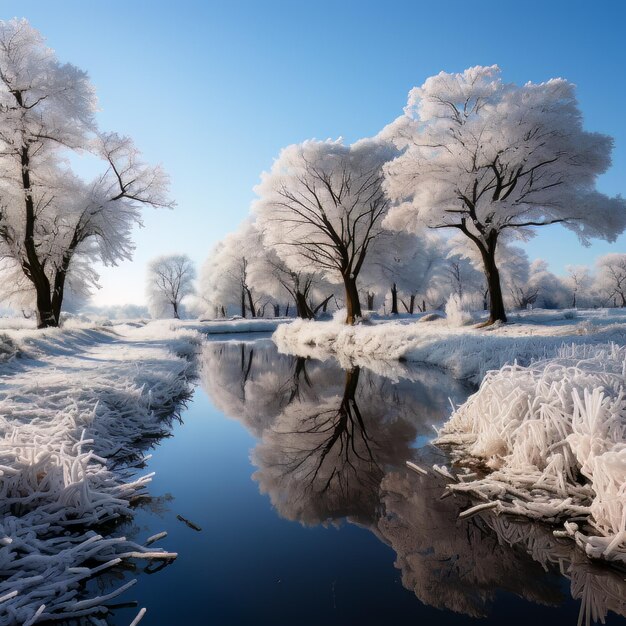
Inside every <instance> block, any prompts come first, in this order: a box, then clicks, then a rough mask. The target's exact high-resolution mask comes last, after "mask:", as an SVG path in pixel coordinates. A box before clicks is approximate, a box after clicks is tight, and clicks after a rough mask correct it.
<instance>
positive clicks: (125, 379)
mask: <svg viewBox="0 0 626 626" xmlns="http://www.w3.org/2000/svg"><path fill="white" fill-rule="evenodd" d="M415 319H417V320H418V321H415ZM420 320H421V321H420ZM511 321H513V322H514V323H512V324H507V325H504V326H494V327H491V328H482V329H480V328H475V327H470V326H465V327H461V328H458V327H452V326H450V325H448V323H447V321H446V320H445V319H431V316H423V315H421V316H417V317H416V318H409V317H406V316H405V317H403V318H401V319H398V320H396V321H389V320H385V319H381V318H378V319H377V318H375V317H373V318H371V319H370V320H369V321H368V322H366V323H363V324H359V325H357V326H355V327H346V326H344V325H343V324H341V323H338V322H336V321H329V322H308V321H302V320H296V321H292V322H291V323H285V322H286V320H282V319H278V320H273V319H270V320H263V319H257V320H249V319H248V320H242V319H233V320H226V321H224V320H222V321H173V320H161V321H154V322H149V323H147V322H145V321H141V320H137V321H132V320H129V321H126V322H123V323H116V324H115V325H112V324H110V323H109V324H105V325H102V324H101V325H96V324H89V323H84V322H80V321H78V320H70V321H68V323H67V324H66V326H65V327H64V328H63V329H50V330H45V331H37V330H35V329H33V328H32V327H29V326H30V324H29V323H24V322H20V323H19V324H15V323H14V324H11V322H7V321H4V320H2V321H0V328H1V330H0V477H1V479H2V480H1V483H0V513H1V515H2V519H1V521H0V577H1V582H0V626H2V625H8V624H13V623H24V624H29V623H31V624H32V623H34V621H33V620H38V621H43V620H46V619H52V618H59V616H64V617H72V616H77V617H79V616H80V617H82V616H86V615H88V616H90V617H91V618H92V622H93V623H96V624H97V623H99V622H98V617H97V615H98V612H102V611H103V608H102V605H103V603H104V602H105V601H106V600H108V598H88V597H85V596H84V594H83V592H82V588H83V587H82V584H83V582H84V581H85V580H86V579H88V578H90V577H91V576H93V575H95V574H97V573H98V572H100V571H102V570H103V569H106V568H108V567H112V566H114V565H116V564H117V563H119V560H120V559H122V560H124V559H138V558H150V559H162V560H163V559H164V560H168V559H172V558H175V554H173V553H169V552H165V551H162V550H160V549H154V548H146V547H145V545H139V544H137V543H134V542H130V541H127V540H126V539H124V538H123V537H114V536H112V535H111V534H110V532H108V533H107V535H106V536H102V535H100V534H98V530H99V529H100V528H101V525H102V524H103V523H104V522H108V523H111V522H113V523H114V522H115V521H116V520H118V519H120V518H122V517H124V516H125V515H128V514H129V513H130V512H131V507H132V505H133V502H134V501H135V500H136V499H137V498H138V497H141V495H142V492H143V491H144V489H145V486H146V484H147V482H148V481H149V480H150V477H149V476H147V477H141V476H140V473H139V471H138V469H137V468H136V467H135V466H137V465H141V462H142V459H143V455H144V454H145V451H146V450H147V448H148V447H149V441H150V439H154V438H158V437H160V436H162V435H163V434H165V433H167V431H168V427H169V422H168V419H169V418H171V417H172V416H173V415H175V414H176V411H177V409H178V406H179V404H180V402H181V401H182V400H184V398H185V397H186V395H187V394H188V393H189V391H190V381H189V379H190V377H191V376H192V375H193V359H192V358H191V357H192V355H193V354H194V353H195V351H196V349H197V346H198V344H199V343H200V342H201V341H202V336H203V335H213V334H218V335H220V336H221V335H222V334H225V333H233V335H236V334H240V333H254V332H268V331H272V330H273V331H274V335H273V339H274V341H275V342H276V343H277V344H278V346H279V349H280V350H282V351H284V352H290V353H297V354H300V355H304V356H307V355H310V356H315V357H317V358H325V357H328V356H335V357H336V358H338V360H339V361H340V362H342V363H345V364H348V365H349V364H356V365H364V366H365V367H368V368H370V369H372V370H374V371H377V372H379V373H382V374H384V375H386V376H391V377H392V378H394V377H395V378H397V377H400V378H401V377H404V376H405V372H404V366H403V364H402V360H406V361H421V362H425V363H428V364H431V365H437V366H440V367H444V368H447V369H448V370H450V371H451V372H452V373H453V374H454V375H455V376H456V377H458V378H462V379H466V380H470V381H473V382H475V383H479V382H481V381H482V384H481V386H480V389H479V391H478V392H477V393H476V394H474V395H473V396H472V397H470V399H469V400H468V401H467V402H466V403H465V404H464V405H462V406H461V407H458V408H457V409H456V410H455V411H454V412H453V415H452V417H451V419H450V421H449V422H448V423H447V424H446V425H445V426H444V428H443V429H442V430H441V431H440V433H439V444H440V445H445V446H448V447H449V448H450V449H451V450H452V456H453V459H454V461H455V464H454V467H453V468H451V469H450V470H448V469H442V468H438V469H437V471H439V472H440V473H442V474H443V475H444V476H447V478H448V480H449V485H448V489H449V490H450V491H451V492H464V493H466V494H468V495H470V496H471V497H472V498H474V499H475V500H476V502H477V503H478V507H479V508H478V509H475V510H474V511H472V510H470V511H469V513H468V514H472V513H473V512H481V513H483V512H485V510H486V509H487V508H489V509H493V510H492V511H491V513H498V512H513V513H516V514H519V515H523V516H526V517H531V518H533V519H539V520H547V521H551V522H556V523H558V524H559V525H560V530H559V531H557V532H561V533H562V534H563V535H567V536H569V537H572V538H573V539H574V540H575V541H576V542H577V543H578V544H579V545H580V546H581V547H582V548H583V549H585V550H586V552H587V554H589V555H590V556H592V557H597V558H601V559H609V560H617V561H621V562H624V561H626V492H625V491H624V490H625V489H626V486H625V485H626V393H625V388H626V384H625V379H626V347H625V346H626V311H622V310H608V311H607V310H597V311H579V312H562V311H561V312H548V311H538V312H532V313H531V312H528V313H523V314H519V315H517V316H512V319H511ZM16 326H17V327H16ZM489 371H490V373H487V372H489ZM483 379H484V380H483ZM130 584H132V582H131V583H130ZM127 588H128V585H124V586H122V587H120V588H119V589H118V590H117V592H120V593H121V592H122V591H124V590H125V589H127Z"/></svg>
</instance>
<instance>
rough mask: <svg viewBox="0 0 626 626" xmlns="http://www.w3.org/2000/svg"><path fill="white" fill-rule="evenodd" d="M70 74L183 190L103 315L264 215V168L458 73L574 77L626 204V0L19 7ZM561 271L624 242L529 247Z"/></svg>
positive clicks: (607, 179) (390, 112) (550, 241)
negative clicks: (478, 68)
mask: <svg viewBox="0 0 626 626" xmlns="http://www.w3.org/2000/svg"><path fill="white" fill-rule="evenodd" d="M0 7H1V8H2V13H1V15H0V17H1V18H2V19H8V18H11V17H15V16H17V17H26V18H27V19H28V20H29V21H30V22H31V23H32V25H33V26H35V27H36V28H38V29H39V30H40V31H41V32H42V33H43V34H44V36H45V37H46V38H47V41H48V45H49V46H50V47H52V48H54V49H55V50H56V51H57V54H58V56H59V57H60V59H61V60H63V61H69V62H71V63H74V64H75V65H78V66H79V67H81V68H83V69H85V70H87V71H88V72H89V74H90V76H91V79H92V81H93V83H94V84H95V86H96V89H97V92H98V97H99V101H100V107H101V109H102V110H101V112H100V113H99V121H100V125H101V127H102V128H104V129H106V130H115V131H117V132H121V133H125V134H128V135H130V136H132V137H133V138H134V140H135V141H136V143H137V145H138V146H139V148H140V149H141V150H142V151H143V153H144V156H145V158H146V160H148V161H150V162H160V163H162V164H163V165H164V166H165V168H166V169H167V170H168V172H169V173H170V175H171V178H172V194H173V196H174V198H175V199H176V201H177V202H178V207H177V208H176V209H175V210H174V211H152V210H151V211H146V213H145V227H144V228H143V229H142V230H140V231H138V232H137V234H136V237H135V239H136V242H137V250H136V254H135V261H134V262H133V263H123V264H121V265H120V266H118V267H117V268H110V269H104V270H103V272H102V280H101V283H102V289H101V290H100V291H99V292H98V294H97V295H96V297H95V302H96V303H99V304H107V303H112V304H121V303H125V302H134V303H141V302H142V301H143V295H144V285H145V267H146V263H147V261H148V260H149V259H150V258H152V257H153V256H156V255H158V254H165V253H169V252H186V253H187V254H189V255H190V256H191V257H192V258H193V259H194V260H195V261H196V262H197V263H198V264H200V263H201V262H202V261H203V260H204V258H205V257H206V255H207V253H208V251H209V250H210V248H211V246H212V245H213V243H215V242H216V241H217V240H218V239H220V238H221V237H222V236H223V235H224V234H225V233H227V232H228V231H230V230H233V229H234V228H236V226H237V224H238V223H239V222H240V221H241V219H243V218H244V216H245V215H246V214H247V212H248V207H249V204H250V201H251V200H252V198H253V196H254V194H253V192H252V187H253V186H254V185H255V184H256V182H257V180H258V177H259V174H260V172H261V171H262V170H264V169H267V168H269V167H270V166H271V163H272V159H273V158H274V157H275V156H276V155H277V154H278V152H279V150H280V148H281V147H282V146H285V145H287V144H290V143H293V142H298V141H302V140H304V139H306V138H310V137H316V138H327V137H338V136H342V137H344V138H345V139H346V140H347V141H348V142H351V141H354V140H356V139H358V138H360V137H364V136H369V135H373V134H375V133H376V132H378V130H380V128H382V126H384V125H385V124H387V123H388V122H390V121H391V120H393V119H394V118H395V117H397V116H398V115H399V114H400V113H401V112H402V107H403V106H404V104H405V103H406V96H407V93H408V91H409V89H410V88H411V87H413V86H414V85H419V84H421V83H422V82H423V81H424V79H425V78H427V77H428V76H431V75H432V74H435V73H437V72H439V71H441V70H445V71H461V70H463V69H465V68H466V67H469V66H472V65H478V64H479V65H491V64H494V63H497V64H498V65H500V66H501V68H502V70H503V76H504V79H505V80H507V81H512V82H518V83H523V82H526V81H528V80H531V81H533V82H537V81H542V80H546V79H548V78H551V77H555V76H562V77H565V78H567V79H569V80H571V81H573V82H574V83H576V84H577V85H578V97H579V100H580V105H581V108H582V111H583V114H584V118H585V125H586V127H587V128H588V129H589V130H594V131H599V132H603V133H608V134H610V135H612V136H613V137H614V138H615V151H614V154H613V166H612V168H611V170H610V171H609V172H608V173H607V174H605V175H604V176H603V177H602V178H601V180H600V182H599V187H600V189H601V190H602V191H604V192H606V193H610V194H617V193H621V194H622V195H626V183H625V182H624V175H625V173H626V121H625V118H624V115H623V113H622V112H623V107H624V102H626V81H625V78H626V75H625V69H626V43H625V40H624V34H623V28H624V24H625V23H626V2H621V1H620V0H613V1H604V2H602V1H597V2H594V3H592V2H591V1H589V2H579V1H576V0H569V1H567V2H566V1H559V0H555V1H550V2H547V1H545V0H544V1H543V2H538V1H533V0H531V1H528V0H527V1H525V2H523V3H520V2H512V1H511V2H506V1H504V0H500V1H499V2H492V1H490V0H489V1H486V0H477V1H476V2H467V1H458V0H447V1H446V2H434V1H431V2H421V1H418V0H414V1H412V2H393V1H386V2H382V1H380V2H367V1H364V0H354V1H343V2H341V1H339V0H336V1H334V2H333V1H330V0H316V1H315V2H295V1H294V2H287V1H283V2H281V1H271V0H263V1H258V2H253V1H250V2H237V1H228V2H227V1H222V2H212V1H204V2H192V1H190V0H178V1H177V2H172V1H170V2H160V1H157V0H152V1H148V0H143V1H142V0H135V1H133V2H130V1H128V0H126V1H120V0H107V1H104V0H91V1H89V2H85V1H84V0H81V1H75V0H63V2H61V1H57V2H51V1H50V0H38V1H30V0H20V1H19V2H17V1H5V0H2V2H1V3H0ZM527 249H528V252H529V255H530V256H531V258H537V257H542V258H545V259H546V260H547V261H548V262H549V263H550V266H551V268H552V269H553V270H554V271H556V272H560V271H562V270H563V268H564V266H565V265H566V264H568V263H592V262H593V260H594V258H595V257H596V256H597V255H599V254H603V253H605V252H606V251H608V250H615V251H617V250H619V251H626V236H624V235H622V236H621V237H620V239H619V240H618V242H617V243H616V244H613V245H612V246H609V245H608V244H606V243H597V244H594V245H593V246H592V247H590V248H583V247H581V246H580V244H579V243H578V241H577V239H576V238H575V237H574V236H573V235H572V234H570V233H569V232H568V231H565V230H564V229H562V228H559V227H550V228H549V229H544V230H543V232H542V233H541V234H540V235H539V236H538V237H536V238H535V239H534V240H533V241H532V242H530V243H529V244H528V245H527Z"/></svg>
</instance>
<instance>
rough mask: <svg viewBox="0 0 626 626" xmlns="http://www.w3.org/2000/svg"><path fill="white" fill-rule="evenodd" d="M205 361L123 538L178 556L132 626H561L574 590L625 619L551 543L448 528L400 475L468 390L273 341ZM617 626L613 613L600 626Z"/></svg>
mask: <svg viewBox="0 0 626 626" xmlns="http://www.w3.org/2000/svg"><path fill="white" fill-rule="evenodd" d="M201 363H202V369H201V381H200V385H199V388H198V389H197V390H196V393H195V396H194V398H193V401H192V402H191V403H190V405H189V408H188V410H186V411H185V412H184V415H183V420H184V421H183V424H181V425H177V426H176V427H175V429H174V433H173V437H171V438H168V439H166V440H164V441H163V442H161V444H160V446H159V447H158V448H157V449H156V450H155V452H154V457H153V459H152V460H151V461H150V462H149V466H148V470H149V471H156V472H157V474H156V477H155V479H154V481H153V483H152V486H151V489H150V491H151V494H152V495H153V496H154V498H153V500H152V501H151V502H150V503H149V504H148V505H145V506H143V507H141V508H139V509H138V510H137V515H136V516H135V518H134V520H133V525H132V528H127V529H125V532H126V533H127V534H129V535H132V536H133V538H135V539H136V540H139V541H143V540H145V538H147V537H148V536H150V535H152V534H154V533H155V532H159V531H161V530H167V531H168V533H169V536H168V537H167V538H166V539H165V540H164V541H163V542H162V545H163V546H164V547H165V548H167V549H169V550H175V551H177V552H179V555H180V556H179V558H178V559H177V560H176V561H175V562H174V563H173V564H172V565H170V566H168V567H166V568H164V569H162V570H161V571H159V572H158V573H157V574H155V575H151V576H146V575H140V576H139V584H138V585H136V586H135V587H133V589H132V590H131V591H130V592H127V593H126V594H125V596H123V597H125V598H129V597H130V596H132V598H133V599H136V600H137V601H138V604H139V606H146V607H147V608H148V614H147V615H146V617H145V618H144V623H146V625H149V624H164V625H165V624H167V625H170V624H215V625H227V624H228V625H230V624H252V623H254V624H275V625H283V624H284V625H292V624H299V625H304V624H360V625H363V624H380V623H384V624H399V623H408V622H409V621H411V622H413V621H415V622H421V623H426V624H429V623H435V622H436V623H437V624H466V623H469V622H474V620H472V619H471V618H476V617H482V618H484V619H483V620H481V621H480V623H481V624H528V623H533V622H534V623H537V624H543V623H550V624H555V625H556V624H568V625H572V626H574V625H576V623H577V621H578V616H579V609H580V601H579V600H574V599H572V593H571V591H570V585H571V586H572V588H573V590H574V594H575V595H577V597H580V596H581V595H585V594H586V595H587V602H586V604H585V606H584V610H585V611H591V610H592V609H594V608H595V607H596V606H599V607H600V609H601V610H605V609H606V608H609V609H611V610H613V611H621V612H622V614H623V613H624V611H625V608H624V598H625V597H626V593H625V592H626V589H625V587H624V583H623V581H622V579H621V578H620V577H619V576H618V575H617V574H615V573H613V572H608V571H606V570H602V569H597V570H596V569H594V568H593V567H591V566H590V565H589V563H587V562H586V560H585V559H584V558H583V557H581V556H580V555H577V554H576V553H575V552H574V551H572V549H571V546H570V544H568V543H560V542H557V541H555V540H554V538H553V537H552V535H551V532H550V529H548V528H544V527H542V526H538V525H531V524H525V523H516V522H513V521H511V520H508V519H505V518H495V517H493V516H490V515H488V514H486V515H485V516H483V517H474V518H472V519H470V520H467V521H459V520H458V512H459V510H460V507H462V506H463V505H467V503H466V502H462V501H460V500H459V499H455V498H447V499H445V500H440V496H441V494H442V492H443V487H444V483H443V482H442V481H441V480H440V479H439V478H436V477H434V476H432V475H429V476H428V477H419V476H417V475H416V474H414V473H412V472H409V471H407V470H406V468H405V465H404V462H405V461H406V460H408V459H413V460H415V461H417V462H418V463H421V464H423V465H426V464H432V463H433V462H442V459H441V458H438V455H439V453H438V452H437V451H436V450H434V449H433V448H432V447H431V446H428V445H425V444H426V442H427V441H428V438H429V437H430V436H431V434H432V433H433V430H432V425H433V424H439V423H441V422H442V421H443V419H445V417H446V416H447V415H448V413H449V401H448V398H451V399H452V400H453V401H455V402H461V401H462V400H463V399H464V398H465V397H466V396H467V394H468V392H469V390H468V389H467V388H465V387H463V386H462V385H460V384H459V383H456V382H455V381H454V380H452V379H451V378H450V377H448V376H447V375H445V374H444V373H442V372H440V371H438V370H434V369H432V368H425V367H413V368H410V369H409V368H404V367H403V366H401V365H398V364H393V366H390V371H389V372H387V373H388V374H390V375H391V376H392V378H386V377H384V376H381V375H378V374H374V373H372V372H371V371H370V370H367V369H360V370H359V369H353V370H352V371H344V370H342V369H341V368H340V367H339V366H338V365H337V364H336V363H334V362H321V361H314V360H304V359H298V358H296V357H292V356H286V355H279V354H278V353H277V351H276V349H275V347H274V345H273V343H272V342H271V341H269V340H257V341H255V342H248V343H239V342H228V341H226V342H224V341H208V342H207V343H206V344H205V346H204V348H203V352H202V355H201ZM384 367H385V366H384V364H379V368H381V371H384ZM399 375H401V377H399ZM251 477H252V479H251ZM268 497H269V499H268ZM177 514H179V515H182V516H184V517H186V518H188V519H190V520H192V521H193V522H194V523H196V524H198V525H199V526H200V527H201V528H202V531H200V532H197V531H195V530H193V529H191V528H189V527H188V526H186V525H185V524H183V523H181V522H180V521H179V520H177V519H176V515H177ZM529 552H532V554H533V556H534V559H533V558H532V557H531V556H530V554H529ZM559 562H560V563H561V568H562V570H563V572H564V573H565V574H566V576H567V578H566V577H564V576H562V575H561V574H560V573H559V570H558V563H559ZM394 564H395V567H394ZM543 565H545V566H546V567H547V568H548V571H544V569H543V567H542V566H543ZM148 569H153V568H148ZM141 571H142V570H137V571H135V572H132V573H131V572H126V573H124V574H121V573H120V574H119V576H120V577H122V578H130V577H131V576H137V574H138V573H140V572H141ZM568 578H572V580H573V583H570V581H569V580H568ZM111 582H112V581H111V574H109V575H108V577H107V578H102V579H101V580H100V581H99V582H98V584H99V585H101V586H103V587H105V588H106V589H107V590H108V589H109V588H110V585H111ZM117 584H119V583H118V582H115V586H117ZM418 600H419V601H418ZM438 609H444V611H443V612H442V611H440V610H438ZM136 612H137V608H128V609H118V610H116V611H115V612H114V614H113V615H112V616H111V618H110V620H109V621H110V623H111V624H128V623H130V621H131V620H132V618H133V617H134V615H135V614H136ZM589 616H590V617H591V616H592V614H591V612H590V613H589ZM623 621H624V620H623V618H620V617H617V616H615V615H614V614H612V613H611V614H610V615H609V619H608V620H607V623H623ZM583 623H584V622H583Z"/></svg>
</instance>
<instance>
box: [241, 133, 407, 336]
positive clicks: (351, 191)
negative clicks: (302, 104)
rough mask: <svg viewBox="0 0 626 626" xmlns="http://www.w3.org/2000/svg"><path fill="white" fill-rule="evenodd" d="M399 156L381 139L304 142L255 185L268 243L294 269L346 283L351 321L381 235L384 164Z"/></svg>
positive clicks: (385, 204) (357, 314) (257, 207)
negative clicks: (370, 256)
mask: <svg viewBox="0 0 626 626" xmlns="http://www.w3.org/2000/svg"><path fill="white" fill-rule="evenodd" d="M394 154H396V152H395V150H394V149H392V147H391V146H390V144H388V143H385V142H382V141H378V140H369V139H368V140H362V141H359V142H357V143H355V144H352V145H350V146H346V145H344V144H343V143H342V142H341V141H339V140H338V141H330V140H329V141H305V142H304V143H302V144H298V145H292V146H289V147H287V148H285V149H284V150H283V151H282V152H281V153H280V156H279V157H278V159H276V161H275V162H274V165H273V166H272V169H271V171H270V172H265V173H263V174H262V177H261V182H260V184H259V185H258V186H257V187H256V188H255V191H256V193H257V194H258V196H259V199H258V200H257V201H256V202H255V203H254V206H253V209H254V212H255V214H256V216H257V222H258V224H259V228H260V229H261V230H262V231H263V235H264V239H265V241H266V243H267V244H268V245H269V246H270V247H272V248H273V249H274V250H276V252H277V254H278V255H279V256H280V257H281V258H282V259H283V260H284V261H285V262H286V263H287V265H288V266H289V267H290V268H291V269H292V270H295V271H303V270H304V271H306V272H322V273H324V274H325V275H326V276H327V277H328V279H329V280H331V281H333V282H337V283H342V284H343V286H344V290H345V302H346V309H347V317H346V322H347V323H349V324H352V323H354V321H355V320H356V319H357V318H358V317H360V315H361V306H360V303H359V293H358V286H357V278H358V276H359V273H360V271H361V269H362V267H363V263H364V262H365V259H366V257H367V254H368V251H369V249H370V246H371V244H372V242H373V241H374V240H375V239H376V238H377V237H379V236H380V233H381V232H382V227H381V222H382V220H383V218H384V217H385V215H386V213H387V210H388V206H389V202H388V199H387V198H386V196H385V194H384V192H383V189H382V179H383V176H382V165H383V163H385V162H386V161H388V160H389V159H390V158H391V157H392V156H393V155H394Z"/></svg>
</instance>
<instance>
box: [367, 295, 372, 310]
mask: <svg viewBox="0 0 626 626" xmlns="http://www.w3.org/2000/svg"><path fill="white" fill-rule="evenodd" d="M367 310H368V311H373V310H374V294H373V293H368V294H367Z"/></svg>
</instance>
